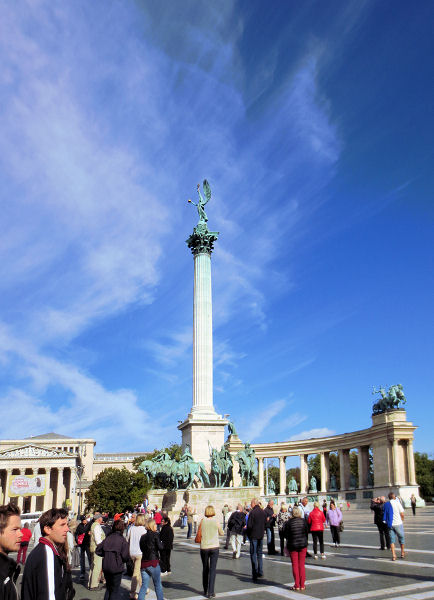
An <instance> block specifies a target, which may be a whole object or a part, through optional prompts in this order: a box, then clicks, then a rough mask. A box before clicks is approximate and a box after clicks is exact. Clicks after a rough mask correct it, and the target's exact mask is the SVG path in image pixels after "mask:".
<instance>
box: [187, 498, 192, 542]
mask: <svg viewBox="0 0 434 600" xmlns="http://www.w3.org/2000/svg"><path fill="white" fill-rule="evenodd" d="M192 532H193V509H192V508H191V506H187V539H188V538H191V534H192Z"/></svg>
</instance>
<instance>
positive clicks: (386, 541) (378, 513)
mask: <svg viewBox="0 0 434 600" xmlns="http://www.w3.org/2000/svg"><path fill="white" fill-rule="evenodd" d="M385 502H386V498H385V497H384V496H379V497H378V498H374V499H373V500H372V501H371V510H372V511H373V513H374V523H375V525H376V526H377V529H378V533H379V535H380V550H384V549H385V548H387V549H388V550H390V536H389V528H388V527H387V525H386V523H385V522H384V518H383V514H384V503H385Z"/></svg>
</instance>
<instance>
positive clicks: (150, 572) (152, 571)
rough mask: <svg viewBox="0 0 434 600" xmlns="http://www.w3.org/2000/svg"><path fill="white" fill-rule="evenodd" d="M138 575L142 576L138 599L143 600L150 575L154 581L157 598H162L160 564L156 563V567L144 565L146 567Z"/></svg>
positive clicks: (160, 599) (159, 599) (161, 599)
mask: <svg viewBox="0 0 434 600" xmlns="http://www.w3.org/2000/svg"><path fill="white" fill-rule="evenodd" d="M140 575H141V576H142V587H141V588H140V592H139V598H138V600H145V596H146V590H147V589H148V585H149V580H150V579H151V577H152V581H153V582H154V588H155V593H156V595H157V600H164V599H163V586H162V585H161V570H160V565H157V566H156V567H146V569H142V570H141V571H140Z"/></svg>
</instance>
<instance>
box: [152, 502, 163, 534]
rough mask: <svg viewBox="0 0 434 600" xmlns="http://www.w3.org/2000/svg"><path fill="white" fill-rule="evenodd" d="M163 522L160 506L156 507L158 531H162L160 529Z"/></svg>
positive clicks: (155, 518) (155, 514)
mask: <svg viewBox="0 0 434 600" xmlns="http://www.w3.org/2000/svg"><path fill="white" fill-rule="evenodd" d="M161 520H162V515H161V512H160V511H159V510H158V506H155V513H154V521H155V523H156V525H157V531H160V529H161Z"/></svg>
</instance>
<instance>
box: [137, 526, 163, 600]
mask: <svg viewBox="0 0 434 600" xmlns="http://www.w3.org/2000/svg"><path fill="white" fill-rule="evenodd" d="M146 529H147V532H146V535H142V537H141V538H140V550H141V551H142V563H141V571H140V575H141V576H142V586H141V588H140V591H139V597H138V600H145V596H146V592H147V590H148V586H149V580H150V579H152V581H153V582H154V588H155V594H156V596H157V600H163V586H162V585H161V569H160V552H161V550H163V544H162V543H161V541H160V536H159V535H158V533H157V524H156V522H155V520H154V519H149V521H148V522H147V524H146Z"/></svg>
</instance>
